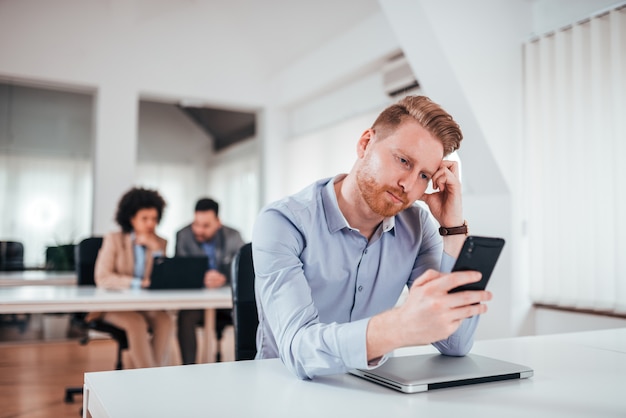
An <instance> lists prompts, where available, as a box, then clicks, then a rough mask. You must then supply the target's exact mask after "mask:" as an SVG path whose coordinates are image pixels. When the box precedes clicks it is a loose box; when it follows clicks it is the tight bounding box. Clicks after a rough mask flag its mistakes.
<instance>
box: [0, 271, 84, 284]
mask: <svg viewBox="0 0 626 418" xmlns="http://www.w3.org/2000/svg"><path fill="white" fill-rule="evenodd" d="M76 281H77V279H76V273H74V272H73V271H59V272H57V271H44V270H25V271H3V272H0V287H1V286H67V285H75V284H76Z"/></svg>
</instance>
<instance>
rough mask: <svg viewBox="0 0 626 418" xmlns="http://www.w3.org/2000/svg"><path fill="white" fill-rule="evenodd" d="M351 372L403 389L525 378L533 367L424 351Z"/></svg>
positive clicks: (413, 390) (471, 356) (422, 389)
mask: <svg viewBox="0 0 626 418" xmlns="http://www.w3.org/2000/svg"><path fill="white" fill-rule="evenodd" d="M350 373H351V374H353V375H355V376H359V377H362V378H364V379H367V380H370V381H372V382H375V383H378V384H380V385H383V386H387V387H389V388H392V389H395V390H399V391H401V392H404V393H416V392H425V391H428V390H433V389H441V388H448V387H453V386H463V385H471V384H476V383H486V382H495V381H499V380H511V379H525V378H528V377H531V376H532V375H533V369H531V368H530V367H527V366H522V365H521V364H515V363H509V362H506V361H501V360H496V359H493V358H490V357H483V356H479V355H476V354H468V355H467V356H464V357H451V356H444V355H441V354H421V355H413V356H404V357H391V358H390V359H388V360H387V361H386V362H385V364H383V365H382V366H380V367H378V368H376V369H373V370H361V369H355V370H350Z"/></svg>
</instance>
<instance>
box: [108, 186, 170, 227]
mask: <svg viewBox="0 0 626 418" xmlns="http://www.w3.org/2000/svg"><path fill="white" fill-rule="evenodd" d="M152 208H154V209H156V210H157V220H158V221H159V222H160V221H161V216H162V215H163V209H164V208H165V200H163V197H161V195H160V194H159V192H157V191H156V190H150V189H144V188H141V187H133V188H132V189H130V190H129V191H127V192H126V193H124V196H122V198H121V199H120V202H119V203H118V204H117V213H116V214H115V221H116V222H117V223H118V224H119V226H121V227H122V231H124V232H132V230H133V227H132V225H131V224H130V220H131V219H132V218H133V216H135V215H136V214H137V212H139V211H140V210H141V209H152Z"/></svg>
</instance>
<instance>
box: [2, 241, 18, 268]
mask: <svg viewBox="0 0 626 418" xmlns="http://www.w3.org/2000/svg"><path fill="white" fill-rule="evenodd" d="M20 270H24V244H22V243H21V242H18V241H0V271H20Z"/></svg>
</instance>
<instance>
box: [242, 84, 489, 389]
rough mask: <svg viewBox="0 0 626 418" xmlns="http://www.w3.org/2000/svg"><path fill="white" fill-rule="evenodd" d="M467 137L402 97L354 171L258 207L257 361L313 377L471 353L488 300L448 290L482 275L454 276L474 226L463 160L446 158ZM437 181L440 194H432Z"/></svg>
mask: <svg viewBox="0 0 626 418" xmlns="http://www.w3.org/2000/svg"><path fill="white" fill-rule="evenodd" d="M461 139H462V134H461V131H460V129H459V127H458V125H457V123H456V122H455V121H454V120H453V119H452V117H451V116H450V115H449V114H448V113H446V112H445V111H444V110H443V109H441V107H439V106H438V105H437V104H435V103H433V102H432V101H431V100H430V99H428V98H427V97H424V96H410V97H406V98H404V99H402V100H401V101H400V102H398V103H397V104H395V105H392V106H390V107H389V108H387V109H385V110H384V111H383V112H382V113H381V114H380V115H379V117H378V118H377V119H376V121H375V122H374V124H373V126H372V128H370V129H367V130H366V131H365V132H364V133H363V134H362V135H361V137H360V138H359V140H358V143H357V160H356V162H355V164H354V166H353V167H352V169H351V171H350V173H348V174H341V175H338V176H336V177H334V178H331V179H324V180H320V181H318V182H316V183H314V184H312V185H311V186H309V187H307V188H305V189H304V190H302V191H301V192H299V193H297V194H295V195H293V196H289V197H287V198H284V199H282V200H279V201H277V202H274V203H271V204H269V205H268V206H266V207H265V208H264V209H263V210H262V211H261V213H260V214H259V217H258V219H257V222H256V223H255V227H254V231H253V237H252V250H253V258H254V268H255V273H256V282H255V286H256V297H257V307H258V310H259V327H258V330H257V358H272V357H280V358H281V359H282V361H283V363H284V364H285V365H286V366H287V367H288V368H289V369H290V370H291V371H292V372H293V373H295V374H296V375H297V376H298V377H300V378H303V379H305V378H313V377H315V376H318V375H324V374H334V373H342V372H345V371H347V370H349V369H352V368H373V367H376V366H378V365H380V364H382V363H383V362H384V361H385V360H386V356H387V354H388V353H390V352H391V351H393V350H394V349H396V348H400V347H405V346H413V345H423V344H430V343H432V344H433V345H434V346H435V347H436V348H437V349H438V350H439V351H440V352H441V353H443V354H446V355H455V356H461V355H465V354H467V353H468V352H469V350H470V348H471V346H472V344H473V335H474V331H475V329H476V326H477V324H478V315H480V314H482V313H484V312H486V310H487V307H486V305H485V304H483V303H482V302H485V301H488V300H490V299H491V293H490V292H488V291H472V292H459V293H452V294H449V293H448V291H449V290H450V289H453V288H455V287H457V286H459V285H461V284H465V283H470V282H475V281H478V280H480V273H477V272H456V273H449V272H450V270H451V268H452V265H453V264H454V261H455V258H456V257H457V256H458V254H459V251H460V249H461V247H462V245H463V242H464V240H465V235H466V234H467V225H466V222H465V221H464V217H463V209H462V201H461V184H460V181H459V178H458V167H457V164H456V162H453V161H447V160H444V159H443V158H444V156H446V155H448V154H450V153H451V152H453V151H454V150H456V149H458V147H459V145H460V141H461ZM429 182H432V185H433V188H434V189H435V192H434V193H432V194H425V191H426V188H427V186H428V184H429ZM416 200H422V201H424V202H425V203H426V204H427V205H428V207H429V209H430V212H431V213H432V215H433V216H434V218H435V219H436V220H437V222H439V224H440V225H441V228H439V230H438V229H437V226H436V225H435V224H434V223H433V222H432V221H431V220H430V219H429V214H428V212H427V211H426V210H425V209H423V208H422V207H420V206H418V205H415V204H414V202H415V201H416ZM440 234H441V235H440ZM405 286H408V287H409V289H410V290H409V295H408V297H407V298H406V300H405V302H404V303H403V304H402V305H401V306H399V307H394V305H395V304H396V302H397V300H398V297H399V296H400V294H401V292H402V290H403V289H404V287H405Z"/></svg>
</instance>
